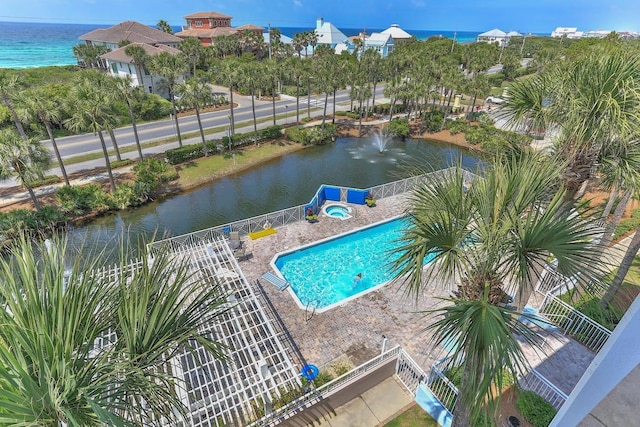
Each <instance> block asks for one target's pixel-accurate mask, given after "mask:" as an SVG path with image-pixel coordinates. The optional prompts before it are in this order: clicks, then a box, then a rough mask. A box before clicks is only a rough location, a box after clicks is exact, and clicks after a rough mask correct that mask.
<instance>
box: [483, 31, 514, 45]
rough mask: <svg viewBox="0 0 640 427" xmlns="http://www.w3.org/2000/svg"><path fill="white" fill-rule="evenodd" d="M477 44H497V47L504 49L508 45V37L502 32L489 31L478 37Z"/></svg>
mask: <svg viewBox="0 0 640 427" xmlns="http://www.w3.org/2000/svg"><path fill="white" fill-rule="evenodd" d="M476 41H477V42H485V43H496V42H497V43H498V46H500V47H504V46H506V45H507V44H508V43H509V36H507V33H505V32H504V31H502V30H499V29H497V28H494V29H493V30H491V31H487V32H486V33H482V34H479V35H478V38H477V39H476Z"/></svg>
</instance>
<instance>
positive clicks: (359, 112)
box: [358, 99, 363, 137]
mask: <svg viewBox="0 0 640 427" xmlns="http://www.w3.org/2000/svg"><path fill="white" fill-rule="evenodd" d="M362 102H363V100H362V99H360V111H358V137H360V136H362Z"/></svg>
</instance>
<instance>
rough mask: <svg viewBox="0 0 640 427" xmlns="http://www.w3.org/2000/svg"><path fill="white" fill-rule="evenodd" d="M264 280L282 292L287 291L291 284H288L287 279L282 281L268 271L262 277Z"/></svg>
mask: <svg viewBox="0 0 640 427" xmlns="http://www.w3.org/2000/svg"><path fill="white" fill-rule="evenodd" d="M262 278H263V279H264V280H266V281H267V282H269V283H271V284H273V285H276V287H277V288H278V289H280V290H281V291H284V290H285V289H287V288H288V287H289V282H287V281H286V280H285V279H282V278H280V277H278V276H276V275H275V274H273V273H272V272H270V271H267V272H266V273H264V274H263V275H262Z"/></svg>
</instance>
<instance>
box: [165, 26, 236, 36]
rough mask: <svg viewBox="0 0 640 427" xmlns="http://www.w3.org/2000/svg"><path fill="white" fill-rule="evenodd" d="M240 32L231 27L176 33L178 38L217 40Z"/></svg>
mask: <svg viewBox="0 0 640 427" xmlns="http://www.w3.org/2000/svg"><path fill="white" fill-rule="evenodd" d="M237 32H238V31H237V30H236V29H235V28H231V27H217V28H203V29H198V30H196V29H193V28H192V29H190V30H184V31H180V32H179V33H176V36H178V37H200V38H203V37H204V38H215V37H220V36H230V35H232V34H236V33H237Z"/></svg>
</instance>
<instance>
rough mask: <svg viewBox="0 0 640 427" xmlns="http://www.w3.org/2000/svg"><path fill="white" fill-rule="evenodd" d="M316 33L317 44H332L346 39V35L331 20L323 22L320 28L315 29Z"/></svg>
mask: <svg viewBox="0 0 640 427" xmlns="http://www.w3.org/2000/svg"><path fill="white" fill-rule="evenodd" d="M316 33H317V34H318V44H328V45H332V46H333V45H336V44H338V43H342V42H344V41H345V40H347V36H345V35H344V33H343V32H342V31H340V30H339V29H338V28H336V26H335V25H333V24H332V23H331V22H325V23H323V24H322V26H321V27H320V28H318V29H316Z"/></svg>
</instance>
